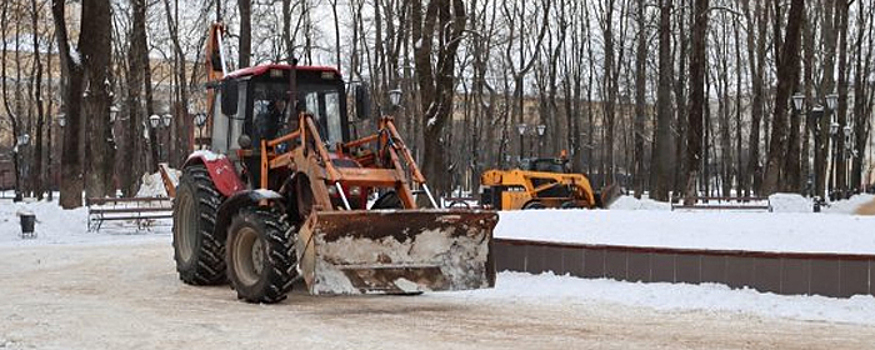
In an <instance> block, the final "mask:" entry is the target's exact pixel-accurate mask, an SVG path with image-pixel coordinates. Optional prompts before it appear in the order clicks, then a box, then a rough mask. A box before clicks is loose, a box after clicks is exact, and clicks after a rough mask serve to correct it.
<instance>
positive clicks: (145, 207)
mask: <svg viewBox="0 0 875 350" xmlns="http://www.w3.org/2000/svg"><path fill="white" fill-rule="evenodd" d="M86 208H87V210H88V231H89V232H91V231H95V232H97V231H100V228H101V227H102V226H103V222H104V221H133V222H135V223H136V224H137V229H138V230H144V229H148V228H149V227H151V226H152V224H153V223H154V222H155V220H158V219H170V218H173V202H172V200H171V199H170V198H167V197H136V198H89V199H88V200H87V201H86Z"/></svg>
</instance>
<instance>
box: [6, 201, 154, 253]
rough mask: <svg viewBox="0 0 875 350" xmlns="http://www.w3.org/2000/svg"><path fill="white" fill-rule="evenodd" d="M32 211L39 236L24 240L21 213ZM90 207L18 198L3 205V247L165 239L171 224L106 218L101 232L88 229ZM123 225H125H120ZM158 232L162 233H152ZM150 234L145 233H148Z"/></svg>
mask: <svg viewBox="0 0 875 350" xmlns="http://www.w3.org/2000/svg"><path fill="white" fill-rule="evenodd" d="M24 212H30V213H33V214H34V215H35V216H36V227H35V232H36V238H33V239H26V240H23V239H21V238H20V237H19V235H20V233H21V224H20V222H19V217H18V213H24ZM87 222H88V210H87V209H86V208H85V207H80V208H76V209H72V210H64V209H62V208H61V207H60V206H59V205H58V202H57V201H54V202H48V201H40V202H18V203H11V204H7V203H3V204H2V205H0V247H4V246H20V245H26V246H32V245H45V244H80V243H99V244H104V243H111V242H119V240H122V241H126V240H127V241H142V240H143V239H146V240H154V239H157V238H156V237H162V238H160V239H162V240H166V239H167V237H169V235H168V232H169V226H160V225H159V226H155V227H152V228H151V231H137V229H136V225H133V227H132V225H131V224H130V223H121V222H105V223H104V224H103V227H102V228H101V230H100V232H87V231H88V225H87ZM119 225H124V227H121V228H120V227H119ZM155 232H159V233H162V234H161V235H158V236H156V235H153V234H152V233H155ZM147 233H148V234H149V235H146V234H147Z"/></svg>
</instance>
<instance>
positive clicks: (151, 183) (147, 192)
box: [136, 173, 167, 197]
mask: <svg viewBox="0 0 875 350" xmlns="http://www.w3.org/2000/svg"><path fill="white" fill-rule="evenodd" d="M136 196H137V197H167V190H166V189H165V188H164V180H162V179H161V173H154V174H143V177H142V179H141V180H140V190H138V191H137V195H136Z"/></svg>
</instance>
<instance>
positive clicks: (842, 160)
mask: <svg viewBox="0 0 875 350" xmlns="http://www.w3.org/2000/svg"><path fill="white" fill-rule="evenodd" d="M835 6H836V18H837V22H838V27H837V28H836V31H837V32H838V33H837V34H838V36H839V40H838V44H839V46H838V55H839V61H838V78H839V80H838V86H837V88H838V89H837V90H838V94H839V100H838V110H836V113H837V115H836V116H837V117H838V122H839V130H838V133H837V135H836V140H837V141H838V142H837V144H836V152H837V153H836V163H835V168H836V172H835V174H836V175H835V176H836V189H837V190H838V194H839V196H844V195H845V194H846V192H847V190H848V177H847V176H848V167H847V164H848V163H847V161H848V148H847V146H848V143H849V142H848V141H850V140H849V139H848V138H847V137H846V136H845V135H844V130H845V127H848V126H849V125H848V8H849V7H850V4H849V3H848V0H837V1H836V2H835Z"/></svg>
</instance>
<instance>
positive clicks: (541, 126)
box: [538, 124, 547, 157]
mask: <svg viewBox="0 0 875 350" xmlns="http://www.w3.org/2000/svg"><path fill="white" fill-rule="evenodd" d="M545 131H547V126H546V125H544V124H538V157H542V155H541V149H542V148H543V147H544V132H545Z"/></svg>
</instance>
